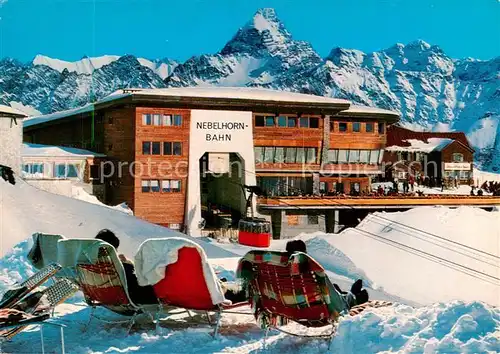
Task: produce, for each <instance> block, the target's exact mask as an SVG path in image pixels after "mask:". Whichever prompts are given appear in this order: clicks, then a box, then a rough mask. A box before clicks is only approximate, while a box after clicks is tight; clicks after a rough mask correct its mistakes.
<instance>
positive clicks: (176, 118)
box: [174, 114, 182, 127]
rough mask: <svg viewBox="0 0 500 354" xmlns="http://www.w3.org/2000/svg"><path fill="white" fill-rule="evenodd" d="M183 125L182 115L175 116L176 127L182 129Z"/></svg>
mask: <svg viewBox="0 0 500 354" xmlns="http://www.w3.org/2000/svg"><path fill="white" fill-rule="evenodd" d="M181 125H182V116H181V115H180V114H174V126H176V127H180V126H181Z"/></svg>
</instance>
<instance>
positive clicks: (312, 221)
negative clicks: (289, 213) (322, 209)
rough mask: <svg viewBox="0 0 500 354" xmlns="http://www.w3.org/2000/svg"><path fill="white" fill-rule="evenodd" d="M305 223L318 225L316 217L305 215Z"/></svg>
mask: <svg viewBox="0 0 500 354" xmlns="http://www.w3.org/2000/svg"><path fill="white" fill-rule="evenodd" d="M307 223H308V224H309V225H318V224H319V218H318V215H314V214H308V215H307Z"/></svg>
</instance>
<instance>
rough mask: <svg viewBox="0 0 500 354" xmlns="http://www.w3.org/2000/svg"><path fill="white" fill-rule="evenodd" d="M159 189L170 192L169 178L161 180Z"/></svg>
mask: <svg viewBox="0 0 500 354" xmlns="http://www.w3.org/2000/svg"><path fill="white" fill-rule="evenodd" d="M161 190H162V192H170V191H171V190H172V189H171V185H170V180H168V179H167V180H164V181H161Z"/></svg>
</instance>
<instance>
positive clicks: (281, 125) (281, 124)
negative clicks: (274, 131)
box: [278, 116, 287, 128]
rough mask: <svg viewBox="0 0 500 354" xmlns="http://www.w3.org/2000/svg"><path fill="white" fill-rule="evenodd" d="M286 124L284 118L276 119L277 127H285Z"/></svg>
mask: <svg viewBox="0 0 500 354" xmlns="http://www.w3.org/2000/svg"><path fill="white" fill-rule="evenodd" d="M286 125H287V122H286V117H285V116H279V117H278V127H282V128H283V127H286Z"/></svg>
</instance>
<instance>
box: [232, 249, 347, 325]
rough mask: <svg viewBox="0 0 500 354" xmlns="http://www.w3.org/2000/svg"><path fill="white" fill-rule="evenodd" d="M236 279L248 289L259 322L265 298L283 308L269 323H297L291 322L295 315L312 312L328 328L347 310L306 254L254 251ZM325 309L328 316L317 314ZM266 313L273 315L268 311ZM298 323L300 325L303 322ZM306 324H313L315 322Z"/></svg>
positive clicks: (318, 265) (324, 275)
mask: <svg viewBox="0 0 500 354" xmlns="http://www.w3.org/2000/svg"><path fill="white" fill-rule="evenodd" d="M236 275H237V277H238V278H241V279H242V280H243V282H244V284H246V286H247V291H248V293H249V295H250V303H251V304H252V307H253V309H254V311H255V312H254V313H255V316H256V318H257V319H258V320H259V319H260V318H261V317H262V312H263V311H264V309H262V308H261V302H262V298H265V299H266V300H269V301H270V302H273V301H274V302H276V303H279V304H281V305H283V309H282V310H281V313H280V314H276V313H274V314H271V318H269V319H267V321H268V322H270V323H276V322H278V323H280V318H279V316H282V317H283V316H284V317H288V318H290V319H292V320H295V321H297V319H294V318H292V317H293V315H297V314H298V313H300V314H301V315H304V314H305V313H306V314H307V312H308V309H311V311H309V312H310V315H311V316H313V312H314V313H316V314H317V315H318V316H321V318H317V321H318V322H320V323H324V324H327V323H328V322H329V321H330V320H332V319H333V320H335V319H336V318H338V316H339V315H340V314H341V313H345V312H346V311H347V310H348V308H347V304H346V303H345V301H344V299H343V297H342V295H341V294H339V293H338V292H337V291H336V290H335V289H334V288H333V286H332V285H331V283H330V280H329V279H328V277H327V275H326V274H325V270H324V269H323V267H322V266H321V265H320V264H319V263H318V262H317V261H316V260H314V259H313V258H312V257H310V256H309V255H307V254H305V253H301V252H297V253H294V254H292V255H291V256H290V257H289V256H288V254H287V253H284V252H270V251H251V252H249V253H247V254H246V255H245V256H244V257H243V258H242V259H241V260H240V262H239V264H238V269H237V273H236ZM269 301H268V302H269ZM323 305H324V306H326V307H327V309H328V314H325V313H324V311H323V312H322V311H320V310H318V309H319V308H323V307H322V306H323ZM275 307H276V306H275ZM287 308H288V309H290V311H288V310H287ZM313 309H314V310H313ZM315 311H316V312H315ZM267 312H271V311H270V310H269V309H267ZM298 322H301V321H300V319H299V321H298ZM304 322H305V324H311V323H312V322H313V320H312V319H309V320H304ZM281 323H282V322H281Z"/></svg>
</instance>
